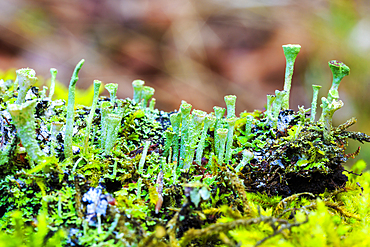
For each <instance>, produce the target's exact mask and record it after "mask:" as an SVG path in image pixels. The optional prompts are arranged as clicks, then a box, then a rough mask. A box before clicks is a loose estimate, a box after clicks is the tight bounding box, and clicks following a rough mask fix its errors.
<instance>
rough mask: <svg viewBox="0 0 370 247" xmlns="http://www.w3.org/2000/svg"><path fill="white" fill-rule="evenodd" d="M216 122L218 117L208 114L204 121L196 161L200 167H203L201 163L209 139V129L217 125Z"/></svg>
mask: <svg viewBox="0 0 370 247" xmlns="http://www.w3.org/2000/svg"><path fill="white" fill-rule="evenodd" d="M215 122H216V117H215V116H214V115H211V114H208V115H207V116H206V118H205V119H204V125H203V130H202V135H201V137H200V140H199V143H198V148H197V154H196V159H195V161H196V162H197V164H198V165H201V162H202V157H203V150H204V144H205V141H206V138H207V132H208V129H209V128H210V127H212V126H213V125H214V124H215Z"/></svg>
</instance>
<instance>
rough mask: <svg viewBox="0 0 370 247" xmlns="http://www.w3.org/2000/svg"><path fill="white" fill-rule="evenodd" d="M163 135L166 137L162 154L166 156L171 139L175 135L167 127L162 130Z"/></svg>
mask: <svg viewBox="0 0 370 247" xmlns="http://www.w3.org/2000/svg"><path fill="white" fill-rule="evenodd" d="M164 135H165V137H166V140H165V143H164V148H163V149H164V153H163V156H165V157H167V156H168V155H169V153H170V149H171V146H172V144H173V139H174V137H175V133H174V132H173V131H171V130H169V129H167V130H166V131H165V132H164Z"/></svg>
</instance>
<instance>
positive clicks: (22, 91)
mask: <svg viewBox="0 0 370 247" xmlns="http://www.w3.org/2000/svg"><path fill="white" fill-rule="evenodd" d="M15 73H16V74H17V79H16V81H17V82H18V85H19V90H18V98H17V100H16V101H15V103H16V104H18V105H19V104H22V103H23V102H24V101H25V99H26V95H27V92H28V90H30V88H31V87H32V86H33V85H35V84H36V82H37V81H38V79H37V77H36V72H35V71H34V70H33V69H28V68H27V69H19V70H17V71H16V72H15Z"/></svg>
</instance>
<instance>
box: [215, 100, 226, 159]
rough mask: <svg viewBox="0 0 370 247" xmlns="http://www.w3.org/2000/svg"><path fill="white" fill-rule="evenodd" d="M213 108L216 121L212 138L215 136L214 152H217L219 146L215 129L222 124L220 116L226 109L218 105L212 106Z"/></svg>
mask: <svg viewBox="0 0 370 247" xmlns="http://www.w3.org/2000/svg"><path fill="white" fill-rule="evenodd" d="M213 110H214V112H215V116H216V122H215V128H214V138H215V141H214V143H215V151H216V154H218V153H219V146H218V144H219V137H218V135H217V130H218V129H220V128H222V125H223V121H222V117H223V116H224V114H225V111H226V109H225V108H222V107H219V106H214V107H213Z"/></svg>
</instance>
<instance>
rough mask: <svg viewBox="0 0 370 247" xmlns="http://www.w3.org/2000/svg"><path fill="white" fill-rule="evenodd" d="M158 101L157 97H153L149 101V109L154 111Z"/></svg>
mask: <svg viewBox="0 0 370 247" xmlns="http://www.w3.org/2000/svg"><path fill="white" fill-rule="evenodd" d="M156 101H157V100H156V99H155V98H152V99H151V100H150V102H149V110H151V111H154V108H155V103H156Z"/></svg>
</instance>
